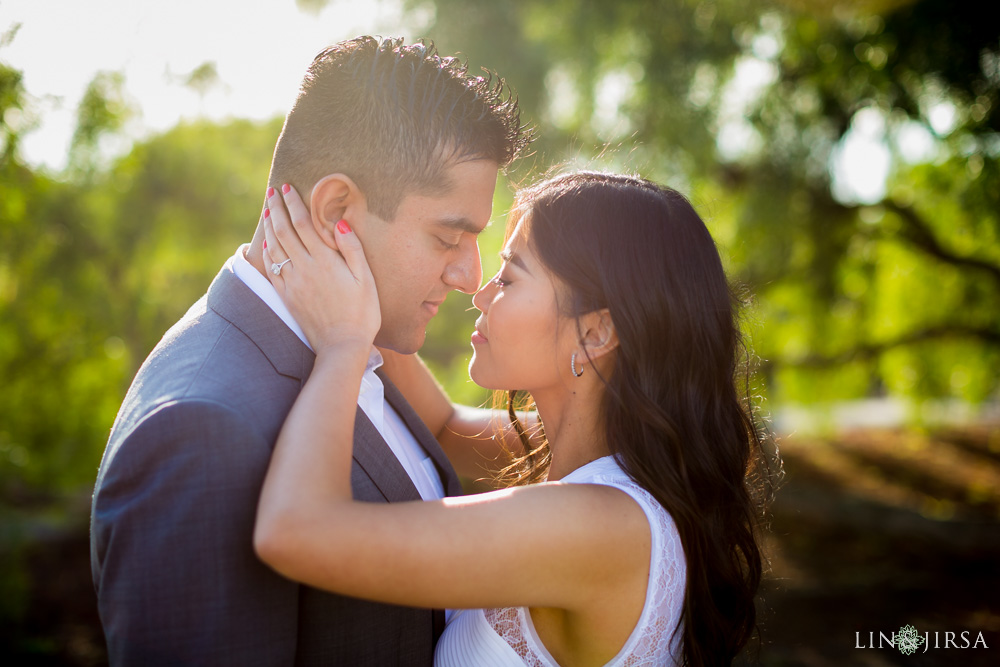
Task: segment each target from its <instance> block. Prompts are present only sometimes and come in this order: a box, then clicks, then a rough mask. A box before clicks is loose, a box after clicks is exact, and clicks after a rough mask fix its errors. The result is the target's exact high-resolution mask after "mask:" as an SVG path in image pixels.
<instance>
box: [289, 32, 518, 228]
mask: <svg viewBox="0 0 1000 667" xmlns="http://www.w3.org/2000/svg"><path fill="white" fill-rule="evenodd" d="M484 73H485V76H473V75H471V74H470V73H469V72H468V66H467V65H466V64H464V63H462V62H461V61H459V60H457V59H456V58H442V57H441V56H439V55H438V53H437V50H436V49H435V48H434V45H433V43H423V42H418V43H415V44H410V45H404V44H403V40H402V39H401V38H391V39H381V38H374V37H367V36H365V37H357V38H355V39H351V40H348V41H345V42H340V43H338V44H335V45H333V46H330V47H328V48H326V49H325V50H323V51H322V52H320V53H319V55H317V56H316V58H315V59H314V60H313V62H312V64H311V65H310V66H309V69H308V70H307V71H306V75H305V78H304V79H303V80H302V86H301V88H300V90H299V95H298V98H297V99H296V101H295V104H294V106H293V107H292V110H291V111H290V112H289V113H288V116H287V117H286V118H285V125H284V128H283V129H282V131H281V136H280V137H279V138H278V143H277V146H276V147H275V149H274V159H273V161H272V164H271V176H270V179H269V180H270V184H271V185H278V184H280V183H291V184H292V185H294V186H295V187H296V188H297V189H298V190H299V192H301V193H302V195H303V196H304V197H306V198H307V199H306V200H307V201H308V193H309V191H310V190H311V189H312V187H313V185H315V184H316V182H317V181H318V180H320V179H321V178H323V177H324V176H326V175H327V174H332V173H343V174H346V175H347V176H349V177H350V178H351V179H353V180H354V182H355V183H356V184H357V185H358V187H359V188H360V189H361V191H362V192H363V193H364V194H365V197H366V199H367V200H368V208H369V210H370V211H372V212H373V213H375V214H376V215H379V216H380V217H382V218H384V219H386V220H389V219H392V217H393V216H394V215H395V212H396V208H397V207H398V206H399V203H400V202H401V201H402V199H403V197H404V196H406V195H407V194H410V193H413V192H422V193H426V194H440V193H443V192H445V191H446V190H447V189H448V188H449V187H450V186H451V184H450V183H448V182H446V180H445V174H444V172H445V170H446V169H448V168H449V167H450V166H451V165H453V164H455V163H457V162H462V161H465V160H475V159H487V160H492V161H494V162H496V163H497V164H498V165H499V166H500V167H506V166H507V165H509V164H510V162H511V161H512V160H513V159H514V158H515V157H516V156H517V155H518V153H519V152H520V151H521V150H523V149H524V147H525V146H526V145H527V144H528V142H529V141H530V139H531V137H530V132H528V131H527V129H526V128H525V127H524V126H522V125H521V122H520V111H519V109H518V105H517V100H516V98H514V96H513V95H512V93H511V91H510V89H509V87H508V86H507V85H506V83H505V82H504V80H503V79H501V78H499V77H498V76H496V75H495V74H493V73H492V72H489V71H487V70H484Z"/></svg>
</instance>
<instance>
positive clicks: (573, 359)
mask: <svg viewBox="0 0 1000 667" xmlns="http://www.w3.org/2000/svg"><path fill="white" fill-rule="evenodd" d="M569 369H570V370H571V371H573V375H574V376H576V377H580V376H581V375H583V369H582V368H581V369H580V372H579V373H577V372H576V352H574V353H573V356H572V357H570V358H569Z"/></svg>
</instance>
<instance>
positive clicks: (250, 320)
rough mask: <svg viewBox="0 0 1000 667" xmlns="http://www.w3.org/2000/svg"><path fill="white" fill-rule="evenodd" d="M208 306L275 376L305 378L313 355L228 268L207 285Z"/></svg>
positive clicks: (310, 369)
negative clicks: (251, 344)
mask: <svg viewBox="0 0 1000 667" xmlns="http://www.w3.org/2000/svg"><path fill="white" fill-rule="evenodd" d="M208 306H209V308H211V309H212V310H214V311H215V312H216V313H218V314H219V315H221V316H222V317H224V318H225V319H226V320H228V321H229V322H230V323H231V324H232V325H233V326H235V327H236V328H237V329H239V330H240V331H242V332H243V333H245V334H246V335H247V337H248V338H249V339H250V340H252V341H253V342H254V344H255V345H257V347H259V348H260V350H261V352H263V353H264V356H265V357H267V359H268V361H270V362H271V365H272V366H274V369H275V370H276V371H277V372H278V373H280V374H281V375H285V376H288V377H293V378H296V379H298V380H301V381H302V382H303V383H304V382H305V381H306V380H307V379H308V378H309V373H310V372H312V367H313V361H314V360H315V359H316V355H315V354H313V352H312V350H310V349H309V348H308V347H307V346H306V345H305V344H304V343H303V342H302V341H301V340H299V337H298V336H296V335H295V333H294V332H293V331H292V330H291V329H289V328H288V327H287V326H286V325H285V323H284V322H282V321H281V318H280V317H278V316H277V315H275V314H274V311H272V310H271V309H270V308H269V307H268V306H267V304H266V303H264V302H263V301H262V300H261V299H260V297H258V296H257V295H256V294H254V293H253V290H251V289H250V288H249V287H247V286H246V285H245V284H244V283H243V281H242V280H240V279H239V278H237V277H236V274H234V273H233V272H232V271H231V270H229V269H228V268H223V269H222V271H220V272H219V275H217V276H216V277H215V280H213V281H212V284H211V285H210V286H209V288H208Z"/></svg>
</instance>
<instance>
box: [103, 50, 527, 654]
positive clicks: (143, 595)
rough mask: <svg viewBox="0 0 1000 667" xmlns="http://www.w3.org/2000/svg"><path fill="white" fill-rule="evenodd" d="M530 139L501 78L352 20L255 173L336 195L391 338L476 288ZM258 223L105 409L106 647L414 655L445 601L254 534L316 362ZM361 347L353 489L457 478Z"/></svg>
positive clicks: (379, 498)
mask: <svg viewBox="0 0 1000 667" xmlns="http://www.w3.org/2000/svg"><path fill="white" fill-rule="evenodd" d="M526 142H527V138H526V136H525V135H524V133H523V132H522V128H521V126H520V124H519V119H518V109H517V105H516V102H513V101H512V100H511V98H510V95H509V93H508V92H507V91H506V90H505V88H504V86H503V83H502V81H501V82H491V81H490V80H489V79H483V78H482V77H472V76H470V75H469V74H468V73H467V72H466V69H465V67H464V66H462V65H461V64H460V63H458V62H457V61H455V60H454V59H442V58H440V57H439V56H438V55H437V54H436V53H435V51H434V49H433V47H429V46H425V45H422V44H415V45H410V46H405V45H403V44H402V41H401V40H376V39H374V38H370V37H362V38H358V39H354V40H350V41H347V42H343V43H340V44H337V45H335V46H333V47H330V48H329V49H327V50H325V51H323V52H322V53H320V54H319V55H318V56H317V57H316V59H315V60H314V61H313V63H312V65H311V66H310V67H309V70H308V71H307V73H306V76H305V78H304V80H303V83H302V87H301V90H300V94H299V96H298V98H297V100H296V102H295V105H294V107H293V109H292V110H291V111H290V112H289V114H288V116H287V118H286V121H285V126H284V129H283V130H282V133H281V136H280V138H279V139H278V143H277V146H276V148H275V152H274V158H273V161H272V165H271V175H270V177H269V184H270V185H271V186H272V187H281V186H282V185H283V184H286V183H288V184H291V185H294V186H295V187H296V189H297V190H298V191H299V192H301V193H303V197H304V199H305V201H306V203H307V204H308V205H309V207H310V213H311V216H312V219H313V222H314V224H315V225H316V226H317V229H319V230H320V231H321V233H323V232H324V230H332V228H333V226H335V224H336V222H337V221H338V220H339V219H340V218H341V217H343V216H344V215H345V212H349V214H350V219H351V220H352V224H353V225H354V227H355V230H356V231H357V233H358V236H359V238H361V240H362V242H363V243H364V245H365V248H366V252H367V255H368V259H369V262H370V264H371V267H372V272H373V275H374V277H375V281H376V286H377V288H378V292H379V300H380V303H381V311H382V328H381V330H380V332H379V334H378V336H377V338H376V344H377V345H379V346H381V347H386V348H389V349H392V350H395V351H397V352H401V353H407V354H408V353H412V352H415V351H416V350H417V349H418V348H419V347H420V346H421V345H422V343H423V339H424V329H425V327H426V325H427V323H428V321H429V320H430V318H431V317H433V315H434V314H435V313H436V311H437V308H438V306H439V305H440V304H441V302H442V301H443V300H444V298H445V296H446V294H447V293H448V292H449V291H450V290H452V289H458V290H460V291H462V292H466V293H471V292H473V291H475V290H476V289H477V288H478V286H479V284H480V282H481V280H482V270H481V268H480V260H479V252H478V248H477V245H476V236H477V234H478V233H479V232H480V231H482V229H483V228H484V227H485V226H486V224H487V222H488V219H489V217H490V215H491V209H492V197H493V190H494V186H495V183H496V175H497V170H498V168H500V167H503V166H506V165H507V164H508V163H509V162H510V161H511V160H512V159H513V158H514V156H515V155H516V154H517V152H518V151H519V150H520V149H521V148H522V147H523V146H524V145H525V144H526ZM271 193H272V190H271V189H270V188H269V189H268V194H269V195H271ZM261 222H262V219H261V221H259V222H258V227H257V231H256V233H255V235H254V237H253V240H252V241H251V243H250V244H249V245H247V246H243V247H241V248H240V249H239V250H238V251H237V253H236V254H235V256H234V257H232V258H231V259H230V260H229V261H228V262H227V263H226V265H225V266H224V267H223V269H222V271H221V272H220V273H219V275H218V276H217V277H216V279H215V280H214V281H213V283H212V285H211V286H210V287H209V289H208V293H207V294H206V295H205V296H204V297H203V298H202V299H201V300H200V301H198V302H197V303H196V304H195V305H194V306H192V308H191V309H190V310H189V311H188V313H187V314H186V315H185V316H184V317H183V318H182V319H181V320H180V322H178V323H177V324H176V325H175V326H174V327H173V328H171V329H170V331H168V332H167V333H166V335H165V336H164V338H163V340H162V341H160V343H159V344H158V345H157V346H156V348H155V349H154V350H153V352H152V353H151V354H150V356H149V358H148V359H147V360H146V362H145V363H144V364H143V365H142V367H141V368H140V370H139V373H138V375H137V376H136V378H135V380H134V382H133V384H132V387H131V388H130V390H129V392H128V395H127V396H126V398H125V401H124V403H123V404H122V407H121V410H120V412H119V414H118V418H117V419H116V421H115V425H114V427H113V429H112V432H111V437H110V439H109V441H108V445H107V449H106V451H105V454H104V459H103V460H102V462H101V467H100V471H99V474H98V478H97V485H96V488H95V491H94V500H93V509H92V516H91V522H92V529H91V559H92V569H93V576H94V583H95V586H96V588H97V595H98V605H99V611H100V615H101V621H102V623H103V625H104V629H105V634H106V637H107V640H108V650H109V654H110V659H111V662H112V664H142V665H157V664H164V665H166V664H170V665H178V664H205V665H219V664H236V665H251V664H252V665H271V664H273V665H291V664H298V665H312V664H322V665H352V666H353V665H419V664H430V662H431V660H432V656H433V650H434V643H435V641H436V639H437V636H438V635H439V634H440V631H441V626H442V624H443V612H441V611H440V610H438V611H431V610H422V609H409V608H402V607H394V606H389V605H382V604H377V603H370V602H365V601H360V600H354V599H349V598H345V597H341V596H337V595H331V594H327V593H324V592H321V591H317V590H315V589H311V588H308V587H304V586H299V585H296V584H294V583H292V582H290V581H288V580H285V579H283V578H282V577H280V576H279V575H277V574H276V573H274V572H273V571H271V570H269V569H268V568H267V567H266V566H265V565H263V564H262V563H261V562H260V561H258V560H257V558H256V557H255V555H254V553H253V544H252V531H253V522H254V514H255V510H256V504H257V496H258V493H259V491H260V487H261V484H262V482H263V478H264V474H265V472H266V470H267V464H268V460H269V458H270V454H271V449H272V447H273V446H274V441H275V439H276V438H277V435H278V432H279V430H280V428H281V425H282V422H283V421H284V418H285V416H286V414H287V412H288V410H289V409H290V407H291V405H292V403H293V402H294V401H295V398H296V396H297V394H298V392H299V390H300V388H301V386H302V384H303V383H304V382H305V380H306V378H307V377H308V375H309V372H310V369H311V367H312V360H313V354H312V352H311V350H310V348H309V347H308V343H307V341H306V340H305V338H304V336H303V334H302V332H301V329H299V327H298V325H297V324H296V323H295V321H294V320H293V319H292V317H291V315H290V314H289V313H288V311H287V310H286V309H285V308H284V306H283V305H282V303H281V301H280V299H279V298H278V296H277V293H276V292H275V291H274V289H273V287H272V286H271V285H270V283H269V282H268V280H267V279H266V277H265V274H264V271H267V270H272V269H274V270H280V268H278V267H272V266H265V262H264V260H263V259H262V257H263V244H264V236H263V226H262V224H261ZM378 363H379V358H378V354H377V352H374V351H373V355H372V358H371V360H370V363H369V369H368V371H366V373H365V378H364V381H363V386H362V391H361V396H360V397H359V401H358V412H357V418H356V426H355V434H354V468H353V471H352V485H353V490H354V494H355V497H356V498H359V499H362V500H365V501H371V502H397V501H404V500H417V499H420V498H424V499H427V498H437V497H442V496H444V495H449V494H456V493H460V487H459V484H458V480H457V478H456V477H455V474H454V472H453V470H452V469H451V467H450V465H449V464H448V462H447V460H446V459H445V457H444V455H443V454H442V452H441V450H440V448H439V447H438V445H437V443H436V442H435V440H434V438H433V436H432V435H431V434H430V433H429V432H428V431H427V429H426V427H424V425H423V424H422V423H420V420H419V419H418V418H417V416H416V414H415V413H414V412H413V410H412V409H411V408H410V406H409V405H407V403H406V401H405V400H403V398H402V397H401V396H400V395H399V392H398V391H397V390H396V389H395V388H394V387H393V386H392V385H391V383H389V382H388V381H384V380H383V378H381V377H380V376H379V375H378V374H377V373H376V372H375V368H376V367H377V366H378Z"/></svg>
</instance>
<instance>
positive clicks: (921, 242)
mask: <svg viewBox="0 0 1000 667" xmlns="http://www.w3.org/2000/svg"><path fill="white" fill-rule="evenodd" d="M882 205H883V206H885V207H886V209H888V210H890V211H892V212H893V213H895V214H896V215H898V216H899V219H900V220H901V221H902V222H903V224H904V229H903V232H902V234H901V236H902V238H903V239H905V240H906V241H908V242H910V243H911V244H912V245H914V246H916V247H917V248H919V249H920V250H922V251H924V252H925V253H927V254H928V255H930V256H931V257H934V258H935V259H938V260H941V261H942V262H946V263H948V264H952V265H954V266H961V267H967V268H970V269H975V270H977V271H985V272H986V273H988V274H989V275H990V276H992V277H993V279H994V280H995V281H997V282H998V283H1000V266H998V265H996V264H994V263H992V262H989V261H987V260H985V259H979V258H978V257H965V256H962V255H958V254H956V253H954V252H952V251H951V250H948V249H947V248H945V247H944V246H942V245H941V243H940V242H939V241H938V239H937V237H935V236H934V233H933V232H932V231H931V228H930V225H928V224H927V222H926V221H925V220H924V219H923V218H921V217H920V215H918V214H917V212H916V211H915V210H913V207H911V206H903V205H902V204H899V203H898V202H895V201H893V200H892V199H886V200H885V201H883V202H882Z"/></svg>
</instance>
